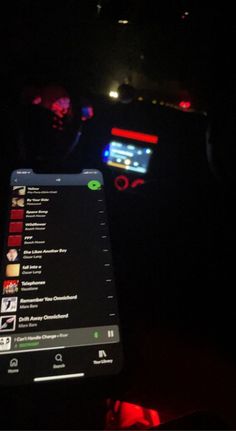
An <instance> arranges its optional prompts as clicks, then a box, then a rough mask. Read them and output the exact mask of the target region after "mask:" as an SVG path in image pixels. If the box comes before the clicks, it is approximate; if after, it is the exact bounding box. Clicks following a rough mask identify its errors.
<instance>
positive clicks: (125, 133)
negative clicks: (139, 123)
mask: <svg viewBox="0 0 236 431" xmlns="http://www.w3.org/2000/svg"><path fill="white" fill-rule="evenodd" d="M111 134H112V135H113V136H119V137H121V138H128V139H133V140H134V141H141V142H148V143H149V144H157V143H158V136H156V135H148V134H147V133H140V132H135V131H134V130H125V129H119V128H117V127H113V128H112V129H111Z"/></svg>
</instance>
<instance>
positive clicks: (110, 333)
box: [107, 329, 115, 338]
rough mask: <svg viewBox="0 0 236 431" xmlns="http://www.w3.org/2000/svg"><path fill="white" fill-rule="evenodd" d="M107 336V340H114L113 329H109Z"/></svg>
mask: <svg viewBox="0 0 236 431" xmlns="http://www.w3.org/2000/svg"><path fill="white" fill-rule="evenodd" d="M107 335H108V338H114V336H115V333H114V331H113V329H109V331H107Z"/></svg>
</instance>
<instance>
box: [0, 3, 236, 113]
mask: <svg viewBox="0 0 236 431" xmlns="http://www.w3.org/2000/svg"><path fill="white" fill-rule="evenodd" d="M98 5H101V8H100V9H98ZM98 11H100V12H98ZM186 11H187V12H188V13H189V15H187V16H185V18H184V19H183V15H184V12H186ZM1 16H2V22H1V33H2V37H1V39H2V53H1V60H2V74H3V75H2V93H3V94H4V95H5V96H6V97H7V98H9V95H10V94H12V95H15V91H16V92H18V91H19V89H20V88H21V87H22V85H24V84H26V83H27V84H28V83H30V82H33V83H35V82H38V83H44V82H46V83H48V82H49V81H53V82H55V81H56V82H61V83H64V84H66V85H67V87H69V88H70V89H73V91H74V92H75V93H76V92H77V93H78V94H81V93H84V94H88V92H93V93H99V94H108V92H109V90H110V89H112V88H114V86H117V85H118V84H120V83H122V82H129V83H131V84H132V85H134V86H135V87H136V88H137V89H138V91H143V92H144V94H145V95H146V97H153V95H155V96H157V97H162V98H164V100H165V99H166V100H173V101H176V100H177V99H179V97H181V96H182V97H183V96H189V97H190V99H191V100H192V102H194V104H195V105H196V106H197V107H199V108H206V107H208V106H209V102H210V101H211V100H212V99H214V101H216V102H217V105H218V107H219V109H221V104H222V100H221V98H223V99H224V100H225V101H226V99H227V100H228V99H231V95H232V83H233V76H234V72H235V66H234V62H233V40H234V35H235V22H234V13H233V6H232V3H230V2H224V3H222V2H219V3H218V2H214V4H213V3H212V2H198V1H191V2H189V1H186V0H179V1H174V0H172V1H171V0H166V1H152V0H146V1H143V0H101V1H98V0H87V1H83V0H80V1H75V0H68V1H66V2H62V3H61V4H59V2H56V1H54V0H52V1H50V2H46V1H39V0H35V1H30V0H23V1H21V2H18V3H14V4H13V3H12V2H9V3H8V4H7V5H5V6H4V11H3V10H2V15H1ZM120 19H127V20H129V24H128V25H121V24H119V23H118V20H120ZM234 88H235V87H234Z"/></svg>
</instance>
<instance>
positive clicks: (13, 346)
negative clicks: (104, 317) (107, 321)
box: [0, 325, 120, 355]
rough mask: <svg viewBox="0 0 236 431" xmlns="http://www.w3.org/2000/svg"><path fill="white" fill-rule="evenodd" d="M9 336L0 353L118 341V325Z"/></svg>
mask: <svg viewBox="0 0 236 431" xmlns="http://www.w3.org/2000/svg"><path fill="white" fill-rule="evenodd" d="M7 337H8V338H10V343H9V349H8V351H4V352H1V351H0V355H1V354H3V353H4V354H12V353H14V352H15V353H20V352H33V351H39V350H50V349H55V348H68V347H82V346H93V345H101V344H111V343H119V341H120V336H119V327H118V326H117V325H113V326H112V325H111V326H95V327H91V328H79V329H61V330H57V331H44V332H38V333H37V334H36V333H35V332H31V333H30V332H28V333H20V334H14V335H12V336H9V335H8V336H7Z"/></svg>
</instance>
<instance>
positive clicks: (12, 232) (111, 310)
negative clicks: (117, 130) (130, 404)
mask: <svg viewBox="0 0 236 431" xmlns="http://www.w3.org/2000/svg"><path fill="white" fill-rule="evenodd" d="M19 199H21V200H22V199H23V201H21V208H22V207H23V209H19V208H18V207H17V209H15V208H16V202H18V200H19ZM18 204H19V202H18ZM107 223H108V222H107V214H106V205H105V197H104V185H103V177H102V174H101V173H100V172H99V171H97V170H87V171H86V170H85V171H83V172H82V173H81V174H66V175H65V174H61V175H60V174H35V173H34V172H33V171H32V170H28V169H25V170H23V169H22V170H18V171H15V172H13V174H12V179H11V196H10V199H9V220H8V232H7V233H6V241H5V249H4V253H3V259H2V279H1V292H0V293H1V298H2V299H1V302H0V304H1V309H0V338H1V340H2V341H1V349H0V362H2V366H1V370H0V374H1V380H2V381H3V383H10V384H12V383H13V384H14V383H21V382H30V381H35V382H37V381H44V380H45V381H46V380H59V379H63V378H78V377H87V376H96V375H106V374H115V373H117V372H118V371H119V370H120V368H121V360H122V354H121V347H120V334H119V321H118V311H117V301H116V292H115V286H114V277H113V270H112V258H111V246H110V240H109V229H108V224H107ZM8 333H9V336H8ZM101 352H103V353H102V354H101ZM31 357H32V358H34V360H33V361H32V362H31V367H30V369H29V367H27V363H29V362H28V361H29V359H30V358H31ZM12 358H16V359H17V367H16V366H14V367H12V366H11V359H12ZM14 363H15V362H14Z"/></svg>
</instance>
